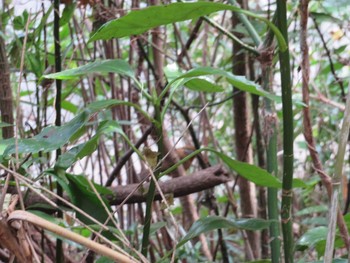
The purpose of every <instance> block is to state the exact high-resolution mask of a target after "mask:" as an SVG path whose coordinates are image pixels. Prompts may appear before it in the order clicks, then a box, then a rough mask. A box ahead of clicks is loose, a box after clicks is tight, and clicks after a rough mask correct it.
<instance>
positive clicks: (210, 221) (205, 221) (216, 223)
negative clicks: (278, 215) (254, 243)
mask: <svg viewBox="0 0 350 263" xmlns="http://www.w3.org/2000/svg"><path fill="white" fill-rule="evenodd" d="M270 223H271V221H267V220H264V219H260V218H248V219H227V218H224V217H221V216H208V217H205V218H201V219H199V220H197V221H196V222H194V224H193V225H192V226H191V228H190V230H189V231H188V233H187V235H185V236H184V237H183V238H182V239H181V240H180V242H179V243H178V245H177V247H180V246H182V245H183V244H185V243H186V242H188V241H189V240H191V239H192V238H194V237H197V236H199V235H200V234H203V233H206V232H209V231H212V230H215V229H223V228H229V229H230V228H235V229H245V230H252V231H256V230H262V229H266V228H268V227H269V226H270Z"/></svg>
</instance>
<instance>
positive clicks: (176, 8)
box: [89, 2, 287, 51]
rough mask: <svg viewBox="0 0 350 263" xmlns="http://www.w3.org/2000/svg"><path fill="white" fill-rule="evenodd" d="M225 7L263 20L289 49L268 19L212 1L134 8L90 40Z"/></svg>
mask: <svg viewBox="0 0 350 263" xmlns="http://www.w3.org/2000/svg"><path fill="white" fill-rule="evenodd" d="M223 10H231V11H234V12H240V13H243V14H245V15H247V16H251V17H254V18H256V19H259V20H261V21H264V22H265V23H266V24H267V25H268V26H269V27H270V28H271V29H272V30H273V32H274V33H275V35H276V38H277V41H278V43H279V46H280V49H281V50H282V51H284V50H285V49H286V48H287V45H286V43H285V41H284V38H283V36H282V34H281V33H280V32H279V30H278V29H277V28H276V26H274V25H273V24H272V23H271V22H270V21H269V20H268V19H265V18H263V17H260V16H259V15H257V14H254V13H251V12H249V11H246V10H243V9H241V8H238V7H236V6H233V5H225V4H221V3H212V2H195V3H172V4H169V5H159V6H151V7H147V8H144V9H140V10H134V11H131V12H130V13H128V14H127V15H125V16H123V17H121V18H119V19H115V20H112V21H109V22H107V23H106V24H104V25H103V26H102V27H101V28H99V29H98V31H97V32H96V33H95V34H94V35H93V36H92V37H91V38H90V40H89V41H95V40H106V39H111V38H121V37H126V36H131V35H139V34H142V33H143V32H146V31H147V30H149V29H152V28H155V27H157V26H161V25H167V24H171V23H175V22H179V21H185V20H190V19H195V18H199V17H201V16H205V15H209V14H211V13H214V12H218V11H223Z"/></svg>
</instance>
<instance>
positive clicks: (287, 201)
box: [277, 0, 294, 263]
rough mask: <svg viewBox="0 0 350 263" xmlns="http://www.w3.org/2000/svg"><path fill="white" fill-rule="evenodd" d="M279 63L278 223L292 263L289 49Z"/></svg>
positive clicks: (283, 25) (280, 12)
mask: <svg viewBox="0 0 350 263" xmlns="http://www.w3.org/2000/svg"><path fill="white" fill-rule="evenodd" d="M286 5H287V3H286V1H284V0H278V1H277V26H278V29H279V30H280V31H281V33H282V35H283V37H284V40H285V42H286V43H287V45H288V26H287V8H286ZM279 62H280V70H281V85H282V114H283V179H282V205H281V220H282V233H283V249H284V259H285V262H286V263H289V262H293V261H294V258H293V249H294V240H293V231H292V224H293V221H292V215H291V205H292V196H293V190H292V183H293V159H294V158H293V138H294V136H293V104H292V89H291V73H290V72H291V69H290V58H289V49H288V48H287V49H286V50H285V51H282V50H281V49H280V50H279Z"/></svg>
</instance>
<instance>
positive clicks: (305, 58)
mask: <svg viewBox="0 0 350 263" xmlns="http://www.w3.org/2000/svg"><path fill="white" fill-rule="evenodd" d="M308 2H309V1H308V0H301V4H300V27H301V30H300V49H301V53H302V61H301V70H302V88H303V92H302V93H303V102H304V104H305V105H306V107H303V113H304V118H303V126H304V137H305V140H306V142H307V144H308V148H309V152H310V156H311V160H312V163H313V165H314V169H315V170H316V172H317V173H318V174H319V176H320V178H321V181H322V183H323V185H324V186H325V187H326V189H327V194H328V197H329V198H331V195H332V191H333V189H332V180H331V178H330V177H329V176H328V175H327V174H326V173H325V172H324V169H323V166H322V163H321V160H320V158H319V156H318V152H317V151H316V146H315V145H316V143H315V139H314V137H313V135H312V124H311V114H310V108H309V101H310V96H309V79H310V62H309V46H308V43H307V20H308ZM315 24H316V23H315ZM320 36H321V39H322V38H323V37H322V35H321V34H320ZM323 41H324V40H323ZM337 224H338V227H339V230H340V233H341V237H342V239H343V241H344V243H345V245H346V248H347V249H348V251H349V249H350V241H349V233H348V231H347V227H346V224H345V221H344V217H343V215H342V213H341V211H340V210H339V209H338V216H337Z"/></svg>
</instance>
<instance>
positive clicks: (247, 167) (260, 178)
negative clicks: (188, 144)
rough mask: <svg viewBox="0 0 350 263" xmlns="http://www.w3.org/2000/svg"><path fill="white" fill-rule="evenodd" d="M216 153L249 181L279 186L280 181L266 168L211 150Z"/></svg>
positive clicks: (261, 184) (267, 185)
mask: <svg viewBox="0 0 350 263" xmlns="http://www.w3.org/2000/svg"><path fill="white" fill-rule="evenodd" d="M211 151H212V152H214V153H215V154H217V155H218V156H219V157H220V159H221V160H222V161H223V162H224V163H225V164H226V165H227V166H228V167H230V168H231V169H232V170H234V171H235V172H237V173H238V174H239V175H240V176H242V177H243V178H245V179H247V180H248V181H250V182H253V183H255V184H256V185H259V186H266V187H273V188H281V187H282V183H281V181H280V180H278V179H277V178H276V177H275V176H273V175H271V174H270V173H268V172H267V171H266V170H264V169H261V168H259V167H257V166H255V165H252V164H249V163H244V162H239V161H236V160H234V159H232V158H230V157H228V156H227V155H225V154H223V153H221V152H216V151H213V150H211Z"/></svg>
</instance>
